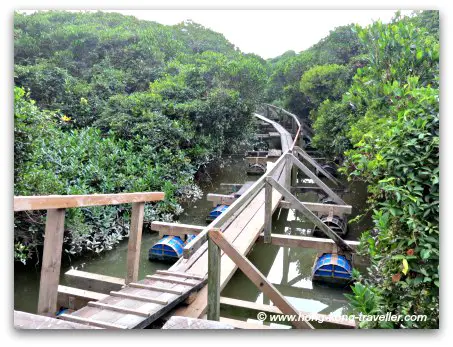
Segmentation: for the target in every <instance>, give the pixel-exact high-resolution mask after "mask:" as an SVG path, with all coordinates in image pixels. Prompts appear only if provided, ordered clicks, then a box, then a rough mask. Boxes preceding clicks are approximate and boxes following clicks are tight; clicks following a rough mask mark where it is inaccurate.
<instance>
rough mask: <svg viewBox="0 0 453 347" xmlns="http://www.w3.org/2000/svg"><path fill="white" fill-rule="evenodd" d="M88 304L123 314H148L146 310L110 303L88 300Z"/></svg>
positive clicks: (146, 315) (142, 315) (144, 315)
mask: <svg viewBox="0 0 453 347" xmlns="http://www.w3.org/2000/svg"><path fill="white" fill-rule="evenodd" d="M88 306H91V307H97V308H101V309H103V310H111V311H115V312H120V313H124V314H133V315H136V316H141V317H148V316H149V313H148V312H143V311H140V310H134V309H131V308H127V307H121V306H115V305H110V304H104V303H102V302H95V301H90V302H89V303H88Z"/></svg>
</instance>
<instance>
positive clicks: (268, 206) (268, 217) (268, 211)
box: [264, 182, 272, 243]
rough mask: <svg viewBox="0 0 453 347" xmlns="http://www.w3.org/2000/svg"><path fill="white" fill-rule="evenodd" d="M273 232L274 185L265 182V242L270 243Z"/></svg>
mask: <svg viewBox="0 0 453 347" xmlns="http://www.w3.org/2000/svg"><path fill="white" fill-rule="evenodd" d="M271 233H272V186H271V185H270V183H268V182H266V183H265V184H264V243H270V242H271V241H272V240H271Z"/></svg>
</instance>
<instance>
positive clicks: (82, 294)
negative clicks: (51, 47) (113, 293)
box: [57, 285, 108, 310]
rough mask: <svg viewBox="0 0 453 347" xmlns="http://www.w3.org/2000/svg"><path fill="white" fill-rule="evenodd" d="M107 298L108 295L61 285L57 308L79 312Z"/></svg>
mask: <svg viewBox="0 0 453 347" xmlns="http://www.w3.org/2000/svg"><path fill="white" fill-rule="evenodd" d="M107 297H108V295H107V294H102V293H97V292H93V291H90V290H83V289H79V288H73V287H67V286H62V285H59V286H58V298H57V307H58V308H60V307H66V308H69V309H70V310H78V309H81V308H82V307H85V306H86V305H87V304H88V302H90V301H99V300H104V299H105V298H107Z"/></svg>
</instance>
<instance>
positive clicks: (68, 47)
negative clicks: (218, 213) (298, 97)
mask: <svg viewBox="0 0 453 347" xmlns="http://www.w3.org/2000/svg"><path fill="white" fill-rule="evenodd" d="M14 53H15V69H14V73H15V84H16V87H15V138H16V141H15V148H14V151H15V177H14V193H15V195H46V194H90V193H119V192H133V191H164V192H165V193H166V199H165V201H163V202H160V203H157V204H155V205H153V206H151V205H150V206H147V209H146V215H145V217H146V220H151V219H157V218H158V219H164V220H171V219H172V218H173V216H177V215H178V214H180V213H181V212H182V208H181V205H180V204H181V202H182V201H183V200H185V199H195V198H199V197H200V190H199V188H198V187H197V185H196V183H195V182H194V174H195V173H196V172H197V170H199V169H200V168H201V167H203V166H204V165H206V164H207V163H209V162H210V161H212V160H213V159H215V158H218V157H219V156H220V155H221V154H222V153H224V152H225V151H227V152H228V151H230V152H231V151H235V150H237V148H239V147H240V146H241V144H242V143H243V142H244V141H246V140H248V139H249V137H250V133H251V132H252V131H251V130H252V111H253V110H254V109H255V107H256V106H257V105H258V104H259V103H260V102H261V101H262V100H263V97H264V94H263V90H264V89H265V86H266V83H267V71H266V69H267V67H266V64H265V61H264V60H262V59H261V58H259V57H257V56H254V55H250V54H243V53H241V52H240V51H239V50H237V49H236V48H235V47H234V46H233V45H232V44H231V43H229V42H228V41H227V40H226V39H225V38H224V37H223V36H222V35H221V34H218V33H215V32H213V31H211V30H208V29H206V28H204V27H202V26H200V25H198V24H196V23H192V22H185V23H181V24H179V25H175V26H165V25H161V24H158V23H154V22H148V21H141V20H138V19H136V18H135V17H128V16H123V15H120V14H115V13H103V12H97V13H72V12H61V11H49V12H38V13H34V14H32V15H24V14H19V13H17V14H15V22H14ZM129 213H130V211H129V208H128V207H127V206H107V207H96V208H81V209H71V210H69V211H68V212H67V218H66V225H65V250H66V251H67V252H69V253H71V254H79V253H81V252H82V251H86V250H90V251H94V252H101V251H102V250H104V249H111V248H112V246H113V245H114V244H116V243H117V242H118V241H119V240H121V239H122V238H123V237H124V236H125V235H127V232H128V224H129V222H128V221H129ZM43 227H44V218H43V212H34V213H31V212H24V213H17V214H16V215H15V245H16V247H15V256H16V259H17V260H21V261H22V262H24V263H25V262H26V260H27V259H29V258H30V257H32V256H33V254H36V250H37V247H38V246H39V245H40V244H42V234H43Z"/></svg>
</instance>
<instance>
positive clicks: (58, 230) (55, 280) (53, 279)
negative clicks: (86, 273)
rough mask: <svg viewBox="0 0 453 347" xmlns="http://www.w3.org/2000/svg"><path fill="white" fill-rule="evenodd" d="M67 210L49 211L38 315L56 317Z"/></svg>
mask: <svg viewBox="0 0 453 347" xmlns="http://www.w3.org/2000/svg"><path fill="white" fill-rule="evenodd" d="M64 217H65V209H63V208H59V209H49V210H47V219H46V229H45V236H44V251H43V258H42V268H41V280H40V283H39V299H38V311H37V312H38V314H41V315H45V316H54V315H55V313H56V312H57V295H58V284H59V282H60V267H61V253H62V250H63V235H64Z"/></svg>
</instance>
